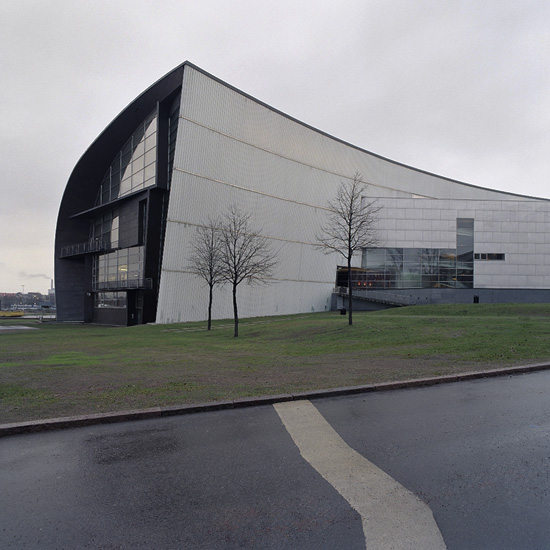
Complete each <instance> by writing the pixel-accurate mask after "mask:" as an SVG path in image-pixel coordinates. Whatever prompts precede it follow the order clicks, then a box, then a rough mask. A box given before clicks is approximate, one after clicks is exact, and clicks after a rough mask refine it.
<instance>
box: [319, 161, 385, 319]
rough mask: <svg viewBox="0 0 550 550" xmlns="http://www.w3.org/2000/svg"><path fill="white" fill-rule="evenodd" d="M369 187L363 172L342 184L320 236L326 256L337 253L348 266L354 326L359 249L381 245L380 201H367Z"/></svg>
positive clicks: (349, 292)
mask: <svg viewBox="0 0 550 550" xmlns="http://www.w3.org/2000/svg"><path fill="white" fill-rule="evenodd" d="M366 189H367V185H366V184H365V182H364V181H363V177H362V176H361V174H360V173H359V172H356V174H355V175H354V176H353V180H352V181H350V182H341V183H340V187H339V188H338V191H337V193H336V197H335V198H334V199H333V200H332V201H329V203H328V205H327V206H328V211H329V212H328V215H327V218H328V219H327V222H326V223H325V225H323V226H322V227H321V233H320V234H319V235H318V236H317V241H318V243H319V248H321V250H323V252H324V253H325V254H332V253H334V252H337V253H339V254H341V255H342V256H343V257H344V258H345V260H346V261H347V265H348V297H349V324H350V325H351V324H352V287H351V260H352V258H353V255H354V254H355V252H356V251H357V250H360V249H362V248H367V247H372V246H375V245H376V244H378V242H379V238H378V234H377V222H378V218H377V214H378V212H379V211H380V209H381V207H380V206H378V204H377V201H376V200H371V201H367V199H366V197H365V195H366Z"/></svg>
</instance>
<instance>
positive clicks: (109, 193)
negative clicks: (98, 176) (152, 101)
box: [96, 111, 157, 206]
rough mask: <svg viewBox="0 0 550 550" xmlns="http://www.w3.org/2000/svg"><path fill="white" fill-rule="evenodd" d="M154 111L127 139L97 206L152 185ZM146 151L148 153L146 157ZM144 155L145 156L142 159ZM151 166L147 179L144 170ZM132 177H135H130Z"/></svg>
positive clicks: (108, 175) (114, 161) (104, 184)
mask: <svg viewBox="0 0 550 550" xmlns="http://www.w3.org/2000/svg"><path fill="white" fill-rule="evenodd" d="M156 127H157V116H156V111H154V112H153V113H151V114H150V115H149V116H148V117H147V119H146V120H145V121H144V122H143V123H142V124H140V125H139V126H138V127H137V128H136V130H135V132H134V133H133V134H132V136H131V137H130V139H129V140H128V141H127V142H126V143H125V144H124V146H123V147H122V149H121V150H120V152H119V153H118V155H117V156H116V157H115V158H114V159H113V162H112V163H111V166H110V167H109V169H108V170H107V172H106V173H105V176H104V177H103V181H102V185H101V186H100V189H99V192H98V196H97V200H96V206H99V205H100V204H106V203H108V202H110V201H112V200H114V199H116V198H118V197H119V196H123V195H126V194H129V193H133V192H135V191H138V190H140V189H143V188H144V187H151V186H153V185H155V183H156V178H155V166H156V162H155V160H156V145H157V137H156V136H157V135H156ZM146 151H147V153H146ZM145 154H146V156H145ZM145 166H150V167H151V168H150V169H149V170H148V172H147V177H145V176H144V172H143V168H144V167H145ZM132 174H134V176H136V177H132Z"/></svg>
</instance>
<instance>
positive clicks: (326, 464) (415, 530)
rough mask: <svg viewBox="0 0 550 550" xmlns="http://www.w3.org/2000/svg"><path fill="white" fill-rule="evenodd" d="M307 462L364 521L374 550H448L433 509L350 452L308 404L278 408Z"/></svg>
mask: <svg viewBox="0 0 550 550" xmlns="http://www.w3.org/2000/svg"><path fill="white" fill-rule="evenodd" d="M273 406H274V407H275V410H276V411H277V413H278V415H279V417H280V418H281V420H282V422H283V424H284V425H285V427H286V429H287V431H288V433H289V434H290V436H291V437H292V439H293V440H294V443H295V444H296V446H297V447H298V449H299V451H300V454H301V455H302V457H303V458H304V459H305V460H306V461H307V462H309V464H311V466H312V467H313V468H314V469H315V470H317V472H319V474H321V476H323V478H324V479H325V480H326V481H328V482H329V483H330V484H331V485H332V486H333V487H334V488H335V489H336V490H337V491H338V492H339V493H340V494H341V495H342V496H343V497H344V498H345V499H346V500H347V501H348V502H349V504H350V505H351V507H352V508H353V509H355V510H356V511H357V512H358V513H359V514H360V516H361V519H362V523H363V532H364V535H365V544H366V548H368V549H369V550H371V549H375V550H382V549H390V548H391V549H393V550H405V549H407V550H413V549H414V550H418V549H419V548H422V550H443V549H446V545H445V542H444V541H443V537H442V535H441V532H440V531H439V528H438V527H437V524H436V522H435V520H434V517H433V514H432V511H431V510H430V508H429V506H428V505H427V504H426V503H424V502H422V501H421V500H420V499H419V498H418V497H416V496H415V495H414V494H413V493H411V492H410V491H409V490H408V489H406V488H405V487H403V486H402V485H401V484H400V483H398V482H397V481H396V480H395V479H393V478H392V477H391V476H389V475H388V474H386V473H385V472H384V471H382V470H381V469H380V468H378V467H377V466H375V465H374V464H372V463H371V462H369V461H368V460H367V459H366V458H365V457H363V456H361V455H360V454H359V453H358V452H357V451H355V450H353V449H352V448H351V447H349V446H348V445H347V444H346V443H345V441H344V440H343V439H342V438H341V437H340V436H339V435H338V434H337V433H336V431H335V430H334V429H333V428H332V426H331V425H330V424H329V423H328V422H327V421H326V420H325V418H324V417H323V416H322V415H321V413H320V412H319V411H318V410H317V409H316V407H315V406H314V405H313V404H312V403H311V402H310V401H307V400H304V401H289V402H286V403H276V404H274V405H273Z"/></svg>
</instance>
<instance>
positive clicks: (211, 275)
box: [189, 219, 223, 330]
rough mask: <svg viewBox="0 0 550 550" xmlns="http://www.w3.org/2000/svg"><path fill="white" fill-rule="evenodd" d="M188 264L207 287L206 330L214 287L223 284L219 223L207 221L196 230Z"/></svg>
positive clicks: (210, 324) (210, 315)
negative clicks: (206, 223)
mask: <svg viewBox="0 0 550 550" xmlns="http://www.w3.org/2000/svg"><path fill="white" fill-rule="evenodd" d="M191 250H192V252H191V257H190V258H189V263H190V265H191V270H192V271H193V273H194V274H195V275H197V276H198V277H200V278H202V279H204V281H206V284H207V285H208V330H210V329H211V328H212V299H213V295H214V286H216V285H217V284H220V283H222V282H223V277H222V267H223V266H222V261H221V248H220V221H219V220H211V219H209V220H208V225H205V226H201V227H198V228H197V233H196V234H195V237H194V239H193V241H192V242H191Z"/></svg>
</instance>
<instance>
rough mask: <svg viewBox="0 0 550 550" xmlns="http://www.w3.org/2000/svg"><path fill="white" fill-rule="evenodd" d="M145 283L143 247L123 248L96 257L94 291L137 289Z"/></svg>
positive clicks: (93, 276) (93, 272) (93, 278)
mask: <svg viewBox="0 0 550 550" xmlns="http://www.w3.org/2000/svg"><path fill="white" fill-rule="evenodd" d="M142 281H143V246H134V247H132V248H123V249H120V250H115V251H114V252H110V253H108V254H98V255H97V256H95V257H94V262H93V270H92V287H93V289H94V290H101V289H116V288H137V287H138V286H140V284H141V282H142Z"/></svg>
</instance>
